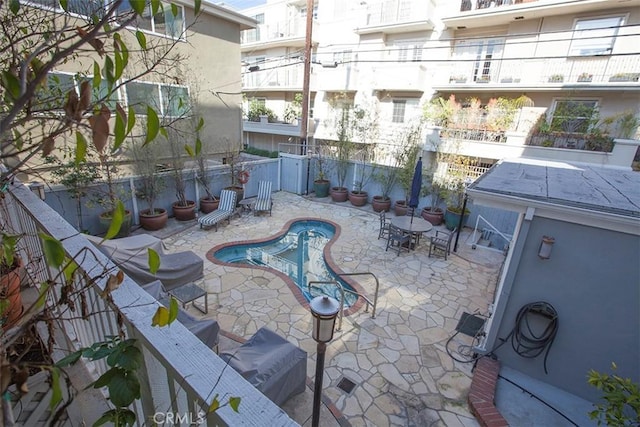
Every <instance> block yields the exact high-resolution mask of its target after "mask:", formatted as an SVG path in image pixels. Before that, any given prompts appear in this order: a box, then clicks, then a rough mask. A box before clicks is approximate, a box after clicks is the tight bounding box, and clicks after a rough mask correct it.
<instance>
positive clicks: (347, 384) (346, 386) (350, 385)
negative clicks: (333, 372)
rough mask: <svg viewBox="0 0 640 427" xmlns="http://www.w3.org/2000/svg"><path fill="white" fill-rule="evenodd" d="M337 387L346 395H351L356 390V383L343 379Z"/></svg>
mask: <svg viewBox="0 0 640 427" xmlns="http://www.w3.org/2000/svg"><path fill="white" fill-rule="evenodd" d="M337 387H338V388H339V389H340V390H342V391H344V392H345V393H347V394H351V392H353V389H354V388H356V383H354V382H353V381H351V380H350V379H349V378H347V377H342V378H341V379H340V381H339V382H338V386H337Z"/></svg>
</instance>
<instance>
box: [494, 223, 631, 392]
mask: <svg viewBox="0 0 640 427" xmlns="http://www.w3.org/2000/svg"><path fill="white" fill-rule="evenodd" d="M543 235H550V236H553V237H554V238H555V244H554V245H553V249H552V253H551V258H550V259H548V260H542V259H540V258H539V257H538V255H537V254H538V248H539V246H540V242H541V238H542V236H543ZM521 237H523V236H521ZM523 245H524V246H523V248H522V257H521V258H520V261H519V263H517V265H515V266H511V267H510V268H511V269H516V270H515V276H514V281H513V288H512V290H511V293H510V294H509V296H508V297H507V298H508V303H507V308H506V311H505V314H504V317H503V318H502V323H501V325H500V327H499V332H498V340H497V341H496V345H498V344H499V343H500V342H501V340H500V339H501V338H502V339H504V338H506V337H508V336H509V333H510V332H511V331H512V329H513V328H514V324H515V318H516V315H517V313H518V310H520V308H521V307H522V306H524V305H525V304H528V303H531V302H535V301H546V302H549V303H551V304H552V305H553V306H554V307H555V309H556V311H557V312H558V318H559V328H558V333H557V336H556V338H555V341H554V342H553V345H552V347H551V350H550V351H549V356H548V360H547V367H548V372H549V373H548V375H545V373H544V367H543V359H544V354H543V355H540V356H538V357H537V358H534V359H527V358H523V357H521V356H519V355H518V354H516V353H515V352H514V350H513V349H512V347H511V343H510V342H507V343H505V344H504V345H503V346H501V347H500V348H499V349H498V350H497V351H496V354H497V355H498V357H499V359H500V360H501V362H502V363H503V364H504V365H506V366H509V367H512V368H514V369H517V370H519V371H522V372H524V373H525V374H527V375H530V376H532V377H534V378H537V379H540V380H542V381H545V382H548V383H550V384H552V385H555V386H557V387H559V388H562V389H565V390H567V391H569V392H571V393H574V394H576V395H579V396H582V397H584V398H586V399H592V400H593V399H597V398H598V397H599V394H598V392H597V390H596V389H595V388H594V387H591V386H589V385H588V384H587V374H588V372H589V370H590V369H595V370H598V371H606V372H609V371H610V367H611V362H615V363H616V364H617V365H618V373H619V374H620V375H622V376H624V377H631V378H633V379H634V380H635V381H636V382H638V381H640V363H639V362H638V361H639V360H640V334H639V332H638V325H639V322H640V268H639V267H638V250H639V249H640V237H638V236H637V235H636V236H633V235H629V234H622V233H617V232H612V231H608V230H604V229H600V228H591V227H585V226H581V225H577V224H572V223H566V222H560V221H555V220H552V219H545V218H539V217H534V219H533V220H532V222H531V225H530V228H529V231H528V234H527V236H526V239H524V243H523ZM505 297H506V296H505Z"/></svg>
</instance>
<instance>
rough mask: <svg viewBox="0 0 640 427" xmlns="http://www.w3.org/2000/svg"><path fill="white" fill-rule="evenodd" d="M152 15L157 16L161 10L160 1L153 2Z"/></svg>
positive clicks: (153, 0) (154, 0)
mask: <svg viewBox="0 0 640 427" xmlns="http://www.w3.org/2000/svg"><path fill="white" fill-rule="evenodd" d="M150 3H151V14H152V15H153V16H156V15H157V14H158V11H159V10H160V0H151V2H150Z"/></svg>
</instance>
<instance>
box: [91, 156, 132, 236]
mask: <svg viewBox="0 0 640 427" xmlns="http://www.w3.org/2000/svg"><path fill="white" fill-rule="evenodd" d="M117 153H118V151H116V150H113V149H111V148H107V147H106V146H105V147H104V148H103V149H102V150H100V151H99V152H98V173H99V174H100V176H101V177H102V178H103V180H104V184H103V185H100V186H98V187H94V188H93V190H94V194H93V196H92V197H93V200H94V201H95V202H96V203H98V204H99V205H100V206H102V208H103V212H102V213H101V214H100V216H99V220H100V224H101V225H102V227H103V231H106V230H108V229H109V227H110V226H111V223H112V222H113V218H114V212H115V210H116V208H117V206H118V204H119V203H122V199H124V198H125V197H126V196H127V191H126V190H125V189H124V188H123V185H122V184H121V183H119V182H116V177H117V175H118V173H119V166H118V162H117V160H116V159H115V157H116V155H117ZM130 231H131V211H129V210H127V209H125V211H124V217H123V219H122V223H121V225H120V230H119V231H118V234H117V235H116V236H115V237H116V238H118V237H126V236H128V235H129V233H130Z"/></svg>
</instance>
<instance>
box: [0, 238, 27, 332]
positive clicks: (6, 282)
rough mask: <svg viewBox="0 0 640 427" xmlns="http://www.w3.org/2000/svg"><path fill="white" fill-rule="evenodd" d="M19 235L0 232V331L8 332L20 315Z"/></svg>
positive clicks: (20, 261) (20, 265)
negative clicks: (17, 254) (17, 252)
mask: <svg viewBox="0 0 640 427" xmlns="http://www.w3.org/2000/svg"><path fill="white" fill-rule="evenodd" d="M19 239H20V236H19V235H15V234H9V233H6V232H4V231H1V232H0V330H8V329H9V328H10V327H11V326H13V325H14V324H15V322H16V321H17V320H18V319H19V318H20V315H21V314H22V294H21V292H20V279H21V276H22V275H21V270H22V260H21V259H20V257H18V256H16V249H17V244H18V240H19Z"/></svg>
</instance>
